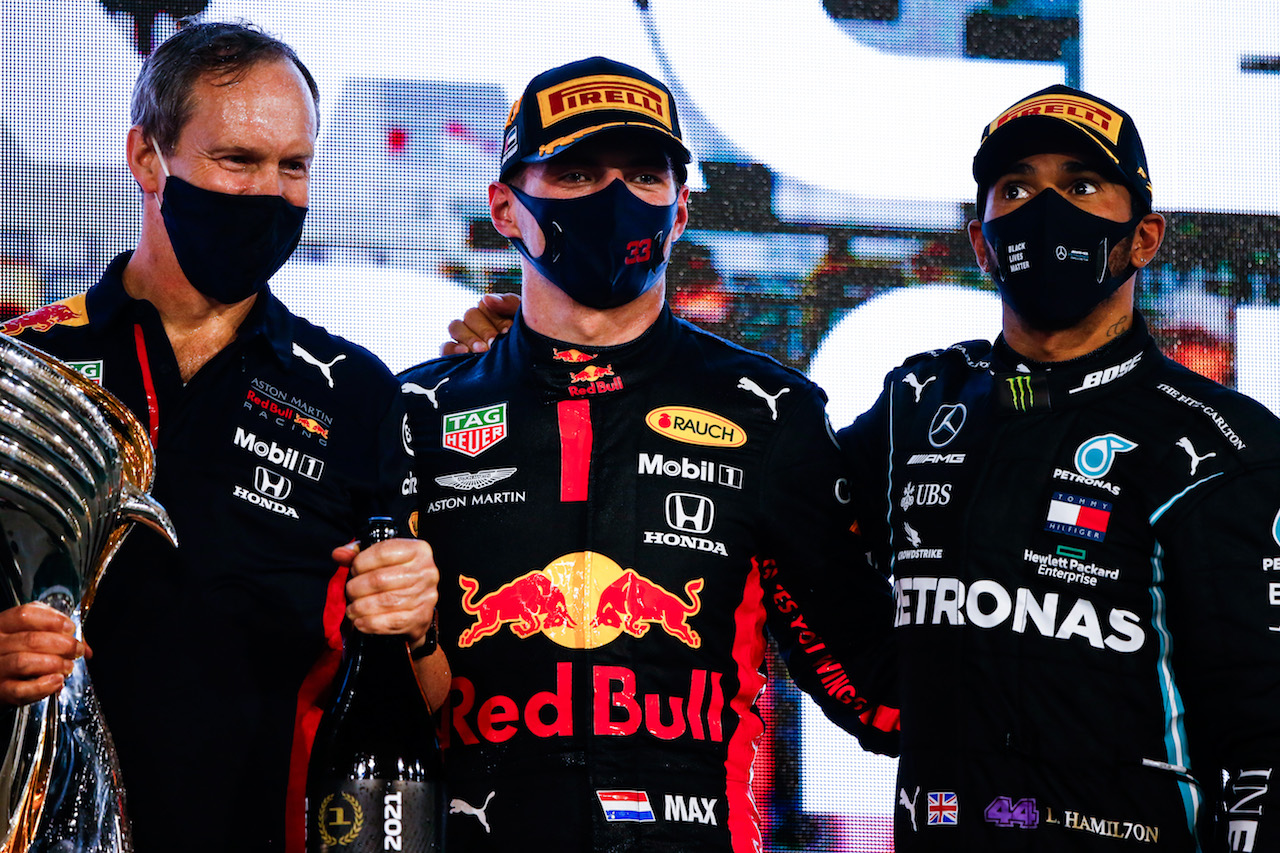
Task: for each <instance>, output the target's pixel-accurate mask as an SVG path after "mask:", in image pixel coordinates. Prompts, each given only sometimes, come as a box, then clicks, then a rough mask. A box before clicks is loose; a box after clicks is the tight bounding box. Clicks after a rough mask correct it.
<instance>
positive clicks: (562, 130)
mask: <svg viewBox="0 0 1280 853" xmlns="http://www.w3.org/2000/svg"><path fill="white" fill-rule="evenodd" d="M618 130H627V131H638V132H642V133H648V134H651V135H653V136H654V137H656V138H657V141H658V142H660V143H661V144H662V145H663V146H664V147H665V148H666V149H667V150H668V151H669V152H670V154H671V158H672V161H673V162H674V163H675V165H676V172H677V174H679V175H680V176H681V180H683V176H684V174H685V168H684V167H685V164H686V163H688V162H690V161H691V160H692V159H693V156H692V155H691V154H690V153H689V149H688V148H686V147H685V145H684V141H683V140H682V139H681V136H680V121H679V119H678V118H677V116H676V102H675V98H673V97H672V96H671V90H670V89H668V88H667V87H666V86H664V85H663V84H662V83H661V82H659V81H658V80H656V79H655V78H653V77H650V76H649V75H648V74H645V73H644V72H643V71H641V70H640V69H638V68H633V67H632V66H630V65H626V64H624V63H621V62H614V61H613V60H612V59H606V58H604V57H603V56H593V57H591V58H590V59H582V60H579V61H577V62H570V63H569V64H567V65H561V66H558V67H556V68H552V69H551V70H550V71H544V72H542V73H541V74H539V75H538V76H537V77H534V78H533V79H532V80H530V81H529V85H528V86H526V87H525V90H524V94H523V95H521V97H520V100H518V101H516V102H515V104H513V105H512V107H511V114H510V115H509V116H508V117H507V126H506V130H505V131H504V132H503V144H502V169H501V170H500V172H499V177H500V178H506V176H507V174H508V173H509V172H510V171H511V169H512V168H513V167H515V166H516V165H517V164H520V163H539V162H542V161H543V160H548V159H550V158H552V157H554V156H555V155H557V154H560V153H562V152H563V151H565V150H567V149H568V148H570V147H571V146H573V145H575V144H577V143H579V142H581V141H582V140H584V139H588V138H590V137H592V136H595V135H596V134H597V133H602V132H604V131H618Z"/></svg>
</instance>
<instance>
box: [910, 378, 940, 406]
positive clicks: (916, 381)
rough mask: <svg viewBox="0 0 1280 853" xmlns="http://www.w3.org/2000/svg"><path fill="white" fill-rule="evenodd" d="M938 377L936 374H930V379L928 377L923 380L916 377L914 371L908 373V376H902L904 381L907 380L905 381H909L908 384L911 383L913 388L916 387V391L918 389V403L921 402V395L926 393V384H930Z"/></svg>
mask: <svg viewBox="0 0 1280 853" xmlns="http://www.w3.org/2000/svg"><path fill="white" fill-rule="evenodd" d="M937 378H938V377H936V376H930V377H929V378H928V379H926V380H925V381H923V382H921V381H920V380H919V379H916V375H915V374H914V373H908V374H907V375H906V376H904V377H902V381H903V382H905V383H907V384H908V385H910V386H911V387H912V388H914V389H915V391H916V402H917V403H919V402H920V395H921V394H923V393H924V386H926V385H928V384H929V383H930V382H932V381H933V380H935V379H937Z"/></svg>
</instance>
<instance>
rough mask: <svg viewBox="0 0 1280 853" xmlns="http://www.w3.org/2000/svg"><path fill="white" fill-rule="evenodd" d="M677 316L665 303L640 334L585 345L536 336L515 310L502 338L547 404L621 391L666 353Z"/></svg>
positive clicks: (661, 360)
mask: <svg viewBox="0 0 1280 853" xmlns="http://www.w3.org/2000/svg"><path fill="white" fill-rule="evenodd" d="M680 322H681V321H679V320H677V319H676V318H675V316H673V315H672V313H671V309H670V308H669V307H668V306H666V305H664V306H663V308H662V313H661V314H659V315H658V319H657V320H655V321H654V323H653V325H651V326H650V327H649V328H648V329H646V330H645V331H644V334H642V335H641V336H640V337H638V338H636V339H635V340H633V341H629V342H627V343H625V344H620V345H618V346H611V347H587V346H582V345H579V344H571V343H568V342H565V341H558V340H555V339H554V338H549V337H547V336H545V335H541V334H538V333H537V332H535V331H534V330H533V329H530V328H529V326H528V324H527V323H525V321H524V317H523V315H521V314H517V316H516V320H515V324H514V325H513V326H512V327H511V333H510V334H509V335H507V336H506V337H505V338H499V340H500V341H503V340H505V341H506V343H507V345H508V346H511V347H513V348H514V352H515V356H516V358H517V359H519V360H520V361H521V362H523V363H524V365H525V367H526V368H527V369H528V371H529V374H530V375H531V376H533V377H534V381H535V384H536V386H537V388H538V390H539V392H540V393H542V394H544V395H545V398H546V399H547V401H548V402H551V401H557V400H565V399H589V398H591V397H600V396H615V395H617V394H622V393H626V390H627V389H628V388H634V387H637V386H639V385H641V384H643V383H644V382H645V381H646V380H647V379H648V378H649V377H650V376H653V375H654V374H656V373H658V372H659V371H660V370H661V369H662V368H663V366H664V365H665V364H666V363H667V360H668V359H669V358H670V356H671V351H672V347H671V346H670V344H671V342H672V340H673V339H674V337H675V336H676V334H677V332H678V329H679V325H680Z"/></svg>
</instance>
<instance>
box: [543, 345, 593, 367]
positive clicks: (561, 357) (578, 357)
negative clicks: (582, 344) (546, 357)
mask: <svg viewBox="0 0 1280 853" xmlns="http://www.w3.org/2000/svg"><path fill="white" fill-rule="evenodd" d="M551 357H552V358H554V359H555V360H556V361H566V362H568V363H569V364H582V363H583V362H587V361H591V359H593V358H595V356H594V355H593V354H591V353H586V352H583V351H582V350H576V349H556V348H555V347H552V348H551Z"/></svg>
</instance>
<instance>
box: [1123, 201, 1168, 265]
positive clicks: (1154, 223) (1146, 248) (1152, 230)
mask: <svg viewBox="0 0 1280 853" xmlns="http://www.w3.org/2000/svg"><path fill="white" fill-rule="evenodd" d="M1164 229H1165V221H1164V217H1163V216H1161V215H1160V214H1158V213H1148V214H1147V215H1146V216H1144V217H1142V221H1141V222H1139V223H1138V227H1137V228H1135V229H1133V245H1132V246H1131V247H1130V249H1129V263H1130V264H1132V265H1133V266H1134V267H1136V268H1137V269H1142V268H1143V267H1145V266H1146V265H1147V264H1149V263H1151V259H1152V258H1154V257H1155V254H1156V251H1157V250H1158V249H1159V248H1160V244H1161V243H1162V242H1164Z"/></svg>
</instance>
